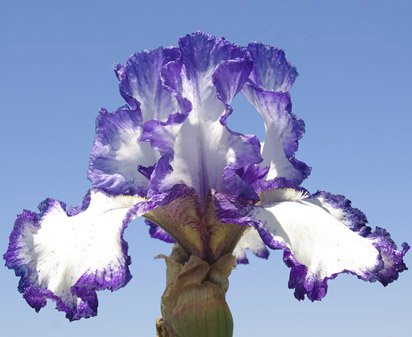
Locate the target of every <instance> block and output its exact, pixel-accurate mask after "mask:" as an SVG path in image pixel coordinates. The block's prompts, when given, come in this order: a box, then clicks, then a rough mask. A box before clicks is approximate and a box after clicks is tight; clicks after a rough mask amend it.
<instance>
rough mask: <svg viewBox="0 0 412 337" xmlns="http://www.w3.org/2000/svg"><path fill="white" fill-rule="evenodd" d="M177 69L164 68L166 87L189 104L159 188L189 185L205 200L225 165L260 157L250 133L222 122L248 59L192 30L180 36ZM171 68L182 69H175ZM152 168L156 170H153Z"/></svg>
mask: <svg viewBox="0 0 412 337" xmlns="http://www.w3.org/2000/svg"><path fill="white" fill-rule="evenodd" d="M179 47H180V50H181V57H182V59H181V62H182V64H181V67H180V68H179V67H178V66H175V67H169V68H170V69H173V74H168V71H167V69H165V70H164V73H165V76H166V77H168V78H169V79H173V80H169V82H168V83H169V86H170V87H171V88H173V90H174V91H175V92H177V93H179V95H181V97H184V98H186V99H187V100H188V101H189V102H190V103H191V107H192V109H191V111H190V113H189V115H188V116H187V118H186V119H185V121H184V123H183V124H182V125H181V127H180V128H179V132H178V134H177V137H176V139H175V142H174V145H173V158H172V160H171V162H170V170H169V173H168V174H166V175H165V178H164V179H162V180H161V181H160V186H159V188H160V189H161V190H167V189H169V188H171V187H172V186H174V185H176V184H185V185H187V186H189V187H193V188H194V189H195V190H196V191H197V193H198V195H199V198H200V200H201V203H204V200H205V198H206V195H207V193H208V191H209V190H210V189H211V188H216V189H222V174H223V171H224V169H225V167H227V166H234V167H242V166H244V165H247V164H249V163H257V162H259V161H261V158H260V154H259V150H260V144H259V142H258V141H257V139H256V138H255V137H250V136H245V135H242V134H238V133H234V132H232V131H231V130H229V129H228V128H227V126H226V118H227V117H228V116H229V115H230V113H231V111H232V110H231V107H230V105H229V104H230V101H231V100H232V98H233V96H234V95H236V94H237V93H238V91H239V90H240V89H241V87H242V85H243V84H244V82H245V81H246V80H247V78H248V76H249V73H250V71H251V67H252V64H251V61H250V59H249V57H248V55H247V53H246V51H245V50H244V49H243V48H240V47H238V46H235V45H233V44H231V43H229V42H227V41H225V40H224V39H223V38H220V39H216V38H214V37H211V36H208V35H205V34H202V33H195V34H192V35H187V36H186V37H184V38H182V39H181V40H180V43H179ZM176 69H181V71H180V73H178V74H177V73H176ZM155 172H156V171H155Z"/></svg>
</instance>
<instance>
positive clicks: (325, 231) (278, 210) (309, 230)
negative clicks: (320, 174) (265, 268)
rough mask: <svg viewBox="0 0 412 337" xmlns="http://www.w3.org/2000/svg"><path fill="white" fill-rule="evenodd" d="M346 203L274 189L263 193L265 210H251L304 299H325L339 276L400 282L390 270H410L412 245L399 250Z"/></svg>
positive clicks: (299, 295) (263, 237) (297, 293)
mask: <svg viewBox="0 0 412 337" xmlns="http://www.w3.org/2000/svg"><path fill="white" fill-rule="evenodd" d="M342 198H343V197H342ZM331 199H332V197H331ZM343 200H344V202H343V203H342V204H338V203H335V204H333V203H330V202H328V200H326V199H325V198H324V197H323V195H322V194H318V195H315V196H312V197H309V196H307V195H306V194H305V193H302V192H300V191H296V190H292V189H286V190H272V191H269V192H266V193H264V194H263V195H262V204H263V205H262V206H260V207H253V209H251V211H250V218H251V219H252V221H256V222H257V224H258V225H257V229H258V231H259V232H260V234H261V236H262V239H263V240H264V242H265V243H266V244H267V245H268V246H269V247H271V248H275V249H279V248H281V249H283V250H284V261H285V263H286V264H287V265H288V266H289V267H290V268H291V274H290V280H289V287H290V288H294V289H295V297H296V298H298V299H303V298H304V295H305V294H306V295H307V296H308V298H309V299H310V300H312V301H314V300H320V299H321V298H323V297H324V296H325V295H326V292H327V280H328V279H332V278H335V277H336V276H337V274H338V273H342V272H348V273H352V274H355V275H357V276H358V278H360V279H362V280H366V281H370V282H374V281H380V282H381V283H383V284H387V283H389V282H392V281H393V280H394V279H395V278H393V277H389V278H387V277H385V276H384V275H386V274H388V272H387V270H391V271H392V273H396V275H397V274H398V273H399V272H401V271H403V270H404V269H405V268H406V267H405V265H404V264H403V261H402V257H403V256H404V255H405V253H406V251H407V247H406V246H404V249H403V250H402V251H400V252H398V251H396V245H395V244H394V243H393V241H392V240H390V238H389V237H388V236H385V235H382V234H383V233H381V232H380V230H379V229H378V230H377V231H375V232H373V233H372V232H371V230H370V228H369V227H367V226H365V223H366V218H365V216H364V215H363V213H361V212H360V211H359V210H357V209H354V208H352V207H351V206H350V201H348V200H346V199H344V198H343ZM343 205H344V206H343ZM342 206H343V207H342ZM385 234H386V232H385ZM383 247H385V248H383Z"/></svg>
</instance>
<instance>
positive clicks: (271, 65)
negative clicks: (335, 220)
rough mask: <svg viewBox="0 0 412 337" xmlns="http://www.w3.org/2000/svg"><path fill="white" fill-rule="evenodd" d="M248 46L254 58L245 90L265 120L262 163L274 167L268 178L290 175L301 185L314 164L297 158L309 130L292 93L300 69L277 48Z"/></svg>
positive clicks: (289, 179)
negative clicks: (295, 112) (297, 113)
mask: <svg viewBox="0 0 412 337" xmlns="http://www.w3.org/2000/svg"><path fill="white" fill-rule="evenodd" d="M248 50H249V52H250V53H251V55H252V58H253V70H252V73H251V75H250V79H249V81H248V82H247V83H246V84H245V86H244V87H243V90H242V93H243V94H244V95H245V96H246V98H247V99H248V100H249V102H250V103H252V104H253V105H254V106H255V108H256V109H257V111H258V112H259V113H260V114H261V116H262V118H263V120H264V122H265V126H266V139H265V142H264V145H263V149H262V157H263V162H262V164H263V165H265V166H269V168H270V169H269V172H268V175H267V177H266V179H267V180H273V179H275V178H286V179H287V180H288V181H289V182H292V183H293V184H292V185H294V186H299V184H300V183H301V182H302V181H303V180H304V179H305V178H306V177H307V176H308V175H309V174H310V168H309V167H308V166H307V165H306V164H305V163H303V162H301V161H298V160H297V159H296V158H295V152H296V151H297V149H298V140H299V139H300V138H301V137H302V136H303V134H304V132H305V125H304V122H303V121H302V120H298V119H296V117H295V116H294V115H293V114H292V113H291V108H292V103H291V100H290V96H289V93H288V90H289V89H290V87H291V86H292V84H293V82H294V80H295V78H296V76H297V72H296V69H295V68H294V67H293V66H291V65H290V64H289V63H288V62H287V61H286V58H285V55H284V53H283V51H282V50H279V49H277V48H274V47H269V46H265V45H263V44H260V43H253V44H250V45H249V46H248ZM287 185H291V184H290V183H289V184H287Z"/></svg>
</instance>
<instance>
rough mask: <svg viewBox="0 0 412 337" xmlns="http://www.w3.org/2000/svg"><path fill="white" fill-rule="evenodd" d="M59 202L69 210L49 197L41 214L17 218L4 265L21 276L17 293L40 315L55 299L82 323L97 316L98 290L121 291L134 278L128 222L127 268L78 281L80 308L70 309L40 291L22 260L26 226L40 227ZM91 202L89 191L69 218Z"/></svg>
mask: <svg viewBox="0 0 412 337" xmlns="http://www.w3.org/2000/svg"><path fill="white" fill-rule="evenodd" d="M56 203H58V204H60V206H61V208H62V209H63V210H65V211H66V204H65V203H64V202H61V201H57V200H54V199H51V198H48V199H46V200H44V201H43V202H41V203H40V204H39V207H38V208H39V210H40V213H35V212H31V211H28V210H23V212H22V213H21V214H19V215H18V217H17V219H16V221H15V223H14V228H13V230H12V232H11V234H10V238H9V246H8V249H7V252H6V253H5V254H4V255H3V259H4V260H5V265H6V267H7V268H9V269H12V270H14V272H15V275H16V276H17V277H20V281H19V284H18V288H17V289H18V291H19V292H20V293H21V294H22V295H23V298H24V299H25V300H26V301H27V303H28V304H29V305H30V306H31V307H32V308H33V309H35V311H36V312H38V311H39V310H40V309H41V308H43V307H44V306H46V304H47V300H48V299H50V300H53V301H54V302H55V303H56V309H57V310H58V311H63V312H65V313H66V318H68V319H69V320H70V321H74V320H79V319H81V318H90V317H92V316H96V314H97V306H98V299H97V294H96V291H99V290H106V289H108V290H111V291H114V290H118V289H120V288H122V287H124V286H125V285H126V284H127V283H128V282H129V281H130V279H131V278H132V275H131V273H130V270H129V265H130V264H131V258H130V256H129V255H128V244H127V242H126V241H125V240H124V239H123V233H124V230H125V229H126V226H127V223H123V228H122V230H121V234H120V237H121V247H122V253H123V255H124V257H125V265H124V266H122V267H121V268H118V269H117V270H110V269H109V270H106V271H105V272H103V273H101V275H100V276H97V273H85V274H83V275H82V276H81V277H80V278H79V280H78V281H77V282H76V283H75V284H74V285H73V286H72V287H71V292H72V294H73V295H75V296H77V297H79V298H80V299H81V300H82V301H81V302H80V303H79V304H78V305H77V307H71V306H68V305H67V304H65V303H64V302H63V301H62V299H61V298H60V297H59V296H56V295H55V294H54V293H53V292H51V291H50V290H48V289H44V288H39V287H37V286H36V285H35V284H33V283H32V281H31V275H32V272H31V271H30V270H29V268H27V266H26V265H25V263H24V261H22V260H21V259H20V258H19V249H20V247H19V245H18V241H19V238H20V237H21V236H22V235H23V232H24V227H25V226H27V225H28V224H30V226H32V227H33V228H34V229H39V228H40V220H41V218H42V217H43V216H44V215H46V214H47V213H48V212H49V211H50V209H51V207H53V205H55V204H56ZM89 203H90V191H88V192H87V194H86V195H85V197H84V198H83V204H82V206H81V207H72V208H70V209H69V210H68V211H66V214H67V215H68V216H74V215H76V214H78V213H80V212H82V211H84V210H85V209H86V208H87V207H88V206H89Z"/></svg>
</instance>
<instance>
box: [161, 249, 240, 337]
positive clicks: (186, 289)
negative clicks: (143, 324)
mask: <svg viewBox="0 0 412 337" xmlns="http://www.w3.org/2000/svg"><path fill="white" fill-rule="evenodd" d="M159 258H164V259H165V261H166V266H167V271H166V289H165V291H164V293H163V296H162V299H161V312H162V316H163V317H162V319H160V320H158V321H157V323H156V330H157V336H158V337H231V336H232V335H233V319H232V315H231V313H230V309H229V306H228V305H227V303H226V299H225V294H226V292H227V290H228V287H229V281H228V278H229V275H230V273H231V271H232V269H233V267H234V266H235V258H234V256H233V255H232V254H226V255H224V256H222V257H221V258H220V259H218V260H217V261H216V262H215V263H213V264H211V265H210V264H209V263H208V262H206V261H204V260H202V259H201V258H199V257H197V256H195V255H190V256H189V255H187V254H186V253H185V252H184V250H183V249H182V248H181V247H179V246H175V247H174V249H173V251H172V254H171V255H170V257H167V256H163V255H161V256H159Z"/></svg>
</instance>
